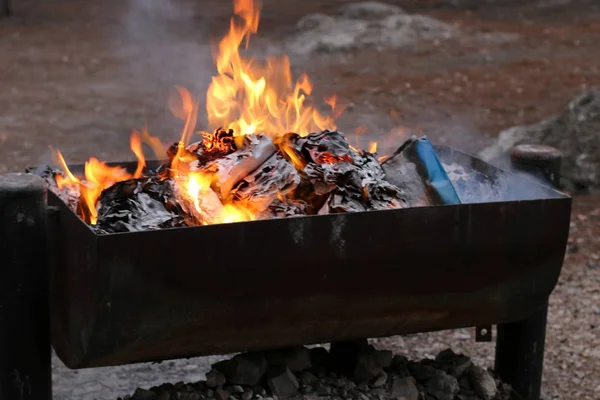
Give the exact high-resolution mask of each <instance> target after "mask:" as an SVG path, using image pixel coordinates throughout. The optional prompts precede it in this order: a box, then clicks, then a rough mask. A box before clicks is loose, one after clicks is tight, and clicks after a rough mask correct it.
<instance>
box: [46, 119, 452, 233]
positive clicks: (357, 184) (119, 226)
mask: <svg viewBox="0 0 600 400" xmlns="http://www.w3.org/2000/svg"><path fill="white" fill-rule="evenodd" d="M240 139H241V140H240ZM416 142H417V139H416V138H411V139H410V140H408V141H407V142H405V143H404V144H403V145H402V146H401V147H400V148H399V149H398V151H396V152H395V153H394V154H393V155H392V156H390V157H386V158H385V160H383V159H381V158H380V159H379V160H378V158H377V157H376V155H375V154H372V153H370V152H368V151H361V150H356V149H354V148H353V147H352V146H350V144H349V143H348V141H347V140H346V138H345V137H344V135H343V134H342V133H340V132H338V131H330V130H325V131H322V132H317V133H312V134H310V135H308V136H305V137H301V136H299V135H297V134H294V133H289V134H286V135H283V136H280V137H277V138H275V139H272V138H270V137H268V136H266V135H255V134H251V135H245V136H243V137H238V138H236V137H234V135H233V132H232V131H231V130H229V131H223V130H217V131H215V132H214V133H213V134H210V135H205V138H204V139H203V140H201V141H199V142H197V143H192V144H190V145H188V146H186V147H185V148H181V147H180V144H179V143H176V144H174V145H173V146H171V148H170V149H169V151H168V152H167V154H168V156H169V158H170V160H169V161H168V162H166V163H165V164H163V165H160V166H159V167H158V168H155V169H146V170H145V171H144V174H143V175H142V176H141V177H139V178H135V179H127V180H124V181H120V182H116V183H114V184H112V186H110V187H108V188H106V189H104V190H103V191H102V193H101V194H100V196H99V198H98V200H97V206H96V210H97V214H98V215H97V223H96V224H95V225H94V226H93V228H94V229H95V230H96V232H98V233H116V232H133V231H143V230H151V229H161V228H169V227H180V226H190V225H193V226H195V225H205V224H211V223H215V222H214V221H215V220H214V214H215V209H217V211H218V209H219V208H222V207H223V206H224V205H226V204H233V205H236V204H243V205H244V207H245V208H247V209H250V210H252V213H253V218H252V219H268V218H276V217H289V216H296V215H315V214H329V213H345V212H357V211H370V210H386V209H397V208H405V207H411V206H418V205H433V204H440V203H441V199H440V198H439V196H437V195H436V193H435V190H433V188H432V187H430V185H429V180H428V177H427V174H426V171H425V170H424V169H423V167H422V166H419V165H418V156H419V154H420V150H419V152H417V151H416V150H415V146H413V144H415V143H416ZM431 148H432V147H431ZM417 153H418V154H417ZM182 160H183V161H182ZM183 164H184V165H183ZM179 169H182V170H185V171H189V172H197V173H200V174H205V175H207V176H210V177H211V184H210V189H209V193H208V192H203V194H202V196H201V197H202V198H200V199H198V200H197V199H193V200H192V201H190V200H189V199H187V200H186V199H185V196H182V195H181V193H178V184H177V183H176V182H175V181H174V179H173V176H176V175H178V173H179V172H180V170H179ZM35 172H36V173H38V174H40V175H41V176H42V177H44V178H45V179H46V180H47V181H48V183H49V187H50V190H52V191H53V192H55V193H56V194H57V195H58V196H59V197H60V198H61V199H62V200H63V201H64V202H65V203H66V204H67V205H69V207H71V209H72V210H73V211H74V212H75V213H77V214H78V215H80V216H82V218H83V219H84V220H86V221H87V220H88V218H86V215H85V212H83V211H82V208H83V207H82V205H81V199H80V194H79V193H78V191H77V190H73V187H64V188H61V189H60V190H59V188H58V186H57V184H56V178H57V176H58V175H60V176H63V177H64V175H65V174H64V172H63V171H60V170H56V169H53V168H45V169H43V170H37V171H35ZM189 172H188V173H189ZM205 202H206V204H204V203H205Z"/></svg>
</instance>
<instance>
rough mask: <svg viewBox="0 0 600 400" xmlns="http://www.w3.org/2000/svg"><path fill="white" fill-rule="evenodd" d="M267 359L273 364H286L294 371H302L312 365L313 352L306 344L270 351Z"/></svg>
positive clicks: (266, 356)
mask: <svg viewBox="0 0 600 400" xmlns="http://www.w3.org/2000/svg"><path fill="white" fill-rule="evenodd" d="M323 350H325V349H323ZM325 351H327V350H325ZM265 359H266V361H267V363H268V364H269V365H271V366H279V365H285V366H286V367H288V368H289V369H290V371H292V372H302V371H304V370H306V369H310V368H311V367H312V361H311V352H310V350H309V349H307V348H306V347H304V346H296V347H290V348H287V349H282V350H275V351H269V352H267V353H266V354H265Z"/></svg>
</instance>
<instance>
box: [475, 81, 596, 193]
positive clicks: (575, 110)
mask: <svg viewBox="0 0 600 400" xmlns="http://www.w3.org/2000/svg"><path fill="white" fill-rule="evenodd" d="M518 144H543V145H546V146H551V147H555V148H557V149H559V150H561V151H562V153H563V159H562V168H561V174H562V183H563V184H564V186H565V188H566V189H568V190H570V191H578V190H581V189H589V190H592V191H598V190H600V86H599V87H595V88H592V89H591V90H589V91H588V92H586V93H584V94H582V95H580V96H578V97H576V98H575V99H573V100H572V101H571V102H570V103H569V104H568V106H567V107H566V108H565V109H564V110H563V112H562V113H560V114H559V115H556V116H554V117H550V118H548V119H546V120H543V121H541V122H538V123H535V124H532V125H527V126H517V127H513V128H510V129H507V130H505V131H503V132H501V133H500V135H499V136H498V139H497V140H496V142H495V143H494V144H492V145H491V146H489V147H487V148H486V149H484V150H482V151H481V152H480V153H479V156H480V157H481V158H482V159H484V160H485V161H488V162H491V163H493V164H496V165H499V166H503V167H504V166H506V164H507V160H508V153H509V151H510V149H512V148H513V147H514V146H516V145H518Z"/></svg>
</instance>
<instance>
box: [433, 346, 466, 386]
mask: <svg viewBox="0 0 600 400" xmlns="http://www.w3.org/2000/svg"><path fill="white" fill-rule="evenodd" d="M435 363H436V365H437V367H438V368H439V369H441V370H444V371H446V372H447V373H449V374H450V375H452V376H453V377H455V378H456V379H460V377H461V376H462V375H463V373H464V372H465V371H466V370H467V369H468V368H469V367H470V366H471V365H473V362H472V361H471V359H470V358H469V357H467V356H465V355H463V354H456V353H454V352H453V351H452V350H451V349H446V350H443V351H441V352H440V353H439V354H438V355H437V357H436V358H435Z"/></svg>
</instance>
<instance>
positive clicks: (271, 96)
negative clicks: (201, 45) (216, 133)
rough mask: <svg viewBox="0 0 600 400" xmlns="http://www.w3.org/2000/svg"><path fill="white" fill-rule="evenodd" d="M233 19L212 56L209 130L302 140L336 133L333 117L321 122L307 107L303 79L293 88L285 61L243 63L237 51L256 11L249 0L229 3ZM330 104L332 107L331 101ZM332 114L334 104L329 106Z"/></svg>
mask: <svg viewBox="0 0 600 400" xmlns="http://www.w3.org/2000/svg"><path fill="white" fill-rule="evenodd" d="M234 12H235V14H236V16H237V18H232V19H231V21H230V29H229V33H228V34H227V35H226V36H225V37H224V38H223V39H222V40H221V41H220V42H219V45H218V53H217V54H216V55H215V61H216V65H217V71H218V75H217V76H215V77H213V79H212V82H211V84H210V86H209V88H208V92H207V95H206V103H207V106H206V111H207V114H208V121H209V127H210V128H211V129H216V128H218V127H223V128H225V127H226V128H228V129H233V130H234V132H236V134H250V133H265V134H268V135H280V134H283V133H286V132H295V133H298V134H300V135H302V136H305V135H307V134H308V133H310V132H314V131H316V130H322V129H335V123H334V119H335V115H334V116H324V115H322V114H321V113H320V112H319V111H318V110H317V109H316V108H314V107H313V106H311V105H308V104H307V97H308V96H310V95H311V93H312V89H313V85H312V83H311V82H310V80H309V79H308V77H307V76H306V75H301V76H300V78H299V79H298V80H297V81H296V82H295V83H294V84H293V83H292V73H291V67H290V61H289V58H288V57H287V56H282V57H279V58H268V59H267V60H266V62H265V63H262V64H261V63H258V62H257V61H256V60H252V59H247V58H244V57H243V56H242V55H240V51H239V48H240V45H241V44H242V42H243V41H245V43H246V45H247V44H248V42H249V39H250V35H251V34H253V33H256V31H257V29H258V22H259V9H258V6H257V4H256V3H255V2H254V1H253V0H234ZM332 100H333V101H332ZM328 104H330V105H331V106H332V109H335V98H332V99H330V100H329V101H328Z"/></svg>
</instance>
